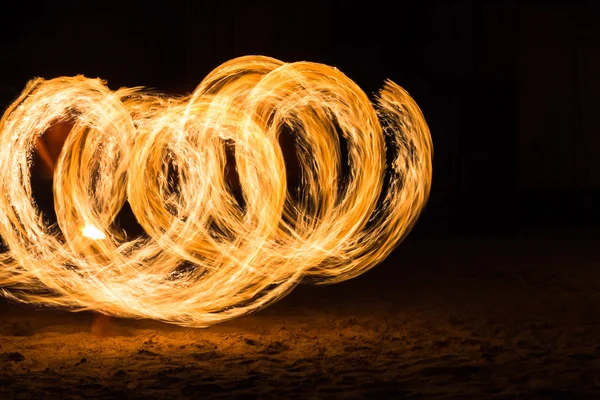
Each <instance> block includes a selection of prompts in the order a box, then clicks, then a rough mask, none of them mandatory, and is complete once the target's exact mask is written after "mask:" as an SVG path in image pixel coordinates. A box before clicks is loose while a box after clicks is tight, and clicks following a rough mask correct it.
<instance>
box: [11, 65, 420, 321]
mask: <svg viewBox="0 0 600 400" xmlns="http://www.w3.org/2000/svg"><path fill="white" fill-rule="evenodd" d="M67 120H69V121H71V120H73V121H75V123H74V125H73V128H72V130H71V132H70V134H69V135H68V137H67V139H66V142H65V144H64V148H63V151H62V153H61V155H60V157H59V159H58V162H57V164H56V171H55V173H54V198H55V210H56V215H57V224H58V226H57V227H54V226H47V225H46V223H45V220H44V218H42V216H41V212H40V211H39V210H38V209H37V208H36V205H35V202H34V201H33V198H32V191H31V182H30V167H31V159H32V151H33V148H34V146H35V141H36V140H37V138H38V137H39V136H40V135H42V134H43V133H44V132H45V131H46V130H47V129H48V128H49V126H51V125H52V124H55V123H59V122H61V121H67ZM282 132H288V134H291V135H293V137H294V140H295V143H296V157H297V166H298V169H299V171H300V172H299V180H300V185H299V187H298V188H294V187H290V188H288V176H287V175H286V174H287V173H288V172H289V171H286V162H288V161H289V160H288V159H287V158H286V157H285V156H284V151H283V150H282V148H281V146H280V144H279V143H280V135H282ZM230 145H231V146H233V149H234V157H235V166H236V171H237V175H238V182H239V191H236V190H234V189H232V187H231V185H230V183H229V180H228V179H227V178H226V172H225V170H226V166H227V151H226V146H230ZM0 148H1V149H2V151H1V152H0V236H1V237H2V239H3V241H4V243H5V244H6V246H7V248H8V249H9V251H8V252H6V253H4V254H2V255H0V287H2V288H1V289H0V292H1V293H3V294H4V295H5V296H10V297H11V298H14V299H18V300H20V301H24V302H35V303H42V304H48V305H55V306H68V307H71V309H95V310H97V311H100V312H102V313H105V314H109V315H117V316H125V317H145V318H154V319H158V320H162V321H166V322H171V323H176V324H180V325H185V326H196V327H201V326H208V325H211V324H214V323H217V322H220V321H223V320H226V319H230V318H234V317H237V316H240V315H243V314H245V313H248V312H251V311H254V310H257V309H259V308H261V307H263V306H265V305H267V304H269V303H272V302H274V301H276V300H277V299H279V298H281V297H282V296H283V295H285V294H286V293H288V292H289V291H290V290H291V289H292V288H293V287H294V286H295V285H296V284H297V283H299V282H300V281H301V280H302V279H303V278H307V280H308V281H310V282H317V283H333V282H340V281H343V280H345V279H349V278H352V277H355V276H357V275H359V274H361V273H363V272H365V271H366V270H368V269H369V268H371V267H373V266H374V265H376V264H378V263H380V262H381V261H382V260H383V259H384V258H385V257H387V256H388V255H389V253H390V252H391V251H392V250H393V249H394V248H395V247H396V246H397V245H398V243H399V242H400V241H401V239H402V238H403V237H404V236H405V235H406V234H407V233H408V231H409V230H410V228H411V227H412V225H413V224H414V222H415V221H416V219H417V217H418V215H419V213H420V212H421V210H422V208H423V206H424V204H425V202H426V200H427V198H428V195H429V189H430V184H431V157H432V144H431V138H430V135H429V130H428V128H427V125H426V123H425V120H424V118H423V116H422V114H421V111H420V110H419V108H418V106H417V105H416V103H415V102H414V100H413V99H412V98H411V97H410V96H409V95H408V93H407V92H406V91H404V90H403V89H402V88H400V87H399V86H398V85H396V84H395V83H393V82H390V81H387V82H386V83H385V85H384V87H383V89H382V90H381V92H380V93H379V95H378V96H377V101H376V103H375V104H373V103H371V102H370V100H369V99H368V97H367V96H366V95H365V93H364V92H363V91H362V90H361V89H360V88H359V87H358V86H357V85H356V84H355V83H354V82H353V81H352V80H350V79H349V78H348V77H346V76H345V75H344V74H342V73H341V72H340V71H339V70H338V69H336V68H332V67H329V66H326V65H322V64H316V63H309V62H298V63H283V62H281V61H278V60H275V59H272V58H267V57H262V56H250V57H242V58H238V59H234V60H231V61H229V62H226V63H225V64H223V65H221V66H220V67H218V68H217V69H215V70H214V71H213V72H211V73H210V74H209V75H208V76H207V77H206V78H205V79H204V80H203V81H202V82H201V83H200V85H199V86H198V87H197V88H196V90H195V91H194V92H193V93H192V94H191V95H189V96H186V97H167V96H162V95H157V94H154V93H150V92H146V91H144V90H142V89H141V88H123V89H119V90H117V91H111V90H109V89H108V88H107V87H106V85H105V83H104V82H103V81H101V80H98V79H88V78H84V77H81V76H77V77H61V78H56V79H52V80H48V81H46V80H43V79H34V80H32V81H30V82H29V83H28V84H27V87H26V88H25V90H24V91H23V93H22V95H21V96H20V97H19V98H18V99H17V100H16V101H15V102H14V103H13V104H12V105H11V106H10V107H9V108H8V110H7V111H6V113H5V114H4V116H3V117H2V120H1V121H0ZM346 157H347V160H346ZM386 157H387V162H386ZM288 164H289V162H288ZM237 192H241V199H240V196H239V195H237V196H236V193H237ZM237 194H239V193H237ZM125 201H129V204H130V206H131V209H132V210H133V212H134V213H135V216H136V218H137V220H138V222H139V224H140V225H141V227H142V228H143V229H144V231H145V232H146V235H144V236H142V237H139V238H136V239H133V240H130V239H127V237H126V235H124V234H123V231H122V230H121V228H120V227H119V226H117V225H116V223H115V217H116V215H117V213H118V212H119V210H120V209H121V208H122V207H123V205H124V203H125ZM82 226H83V227H84V228H83V229H80V227H82ZM96 227H106V228H105V230H104V231H101V230H99V229H98V228H96ZM86 236H87V237H88V238H92V239H102V240H89V239H86V238H85V237H86Z"/></svg>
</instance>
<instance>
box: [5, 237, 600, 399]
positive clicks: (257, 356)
mask: <svg viewBox="0 0 600 400" xmlns="http://www.w3.org/2000/svg"><path fill="white" fill-rule="evenodd" d="M598 239H599V237H598V236H592V235H589V234H587V235H586V234H574V233H573V234H570V233H562V234H560V235H527V236H523V235H521V236H515V237H504V238H493V237H490V238H477V239H474V238H452V239H449V238H443V237H437V238H427V239H425V238H423V237H419V238H415V239H411V240H408V241H407V242H405V243H404V244H403V245H402V246H401V248H399V249H398V251H397V252H396V253H395V255H394V257H393V258H392V259H390V260H388V261H387V262H386V263H384V264H383V265H380V266H378V267H376V268H375V269H374V270H372V271H370V272H369V273H367V274H365V275H363V276H361V277H359V278H356V279H354V280H352V281H349V282H346V283H342V284H338V285H334V286H326V287H312V286H301V287H299V288H298V289H296V290H295V291H294V292H293V293H292V294H291V295H289V296H288V297H287V298H285V299H284V300H282V301H281V302H279V303H277V304H276V305H274V306H272V307H270V308H268V309H266V310H263V311H261V312H259V313H257V314H255V315H251V316H247V317H243V318H240V319H237V320H234V321H231V322H227V323H224V324H220V325H217V326H214V327H211V328H208V329H185V328H180V327H176V326H172V325H166V324H161V323H157V322H154V321H145V320H142V321H136V320H120V319H113V318H103V317H99V316H98V315H97V314H94V313H68V312H58V311H48V310H39V309H33V308H31V307H27V306H19V305H15V304H10V303H7V302H3V303H0V399H11V398H23V399H28V398H33V399H38V398H40V399H41V398H61V399H71V398H72V399H81V398H90V399H100V398H106V399H109V398H136V399H137V398H140V399H146V398H165V399H168V398H202V399H208V398H245V399H254V398H257V399H290V398H302V399H337V398H346V399H363V398H364V399H379V398H381V399H397V398H400V399H404V398H406V399H554V400H557V399H569V400H570V399H600V342H599V340H600V317H599V311H600V265H599V261H600V249H598V248H597V247H599V246H597V244H598V243H599V241H598Z"/></svg>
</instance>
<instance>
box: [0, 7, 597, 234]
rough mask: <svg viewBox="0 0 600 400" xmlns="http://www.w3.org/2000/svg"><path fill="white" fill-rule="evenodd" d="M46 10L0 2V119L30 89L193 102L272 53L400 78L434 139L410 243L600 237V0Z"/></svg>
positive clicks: (372, 83)
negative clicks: (96, 82) (215, 79)
mask: <svg viewBox="0 0 600 400" xmlns="http://www.w3.org/2000/svg"><path fill="white" fill-rule="evenodd" d="M386 3H387V2H378V1H368V2H354V1H302V2H284V1H281V2H269V1H233V0H223V1H212V2H207V1H206V2H205V1H195V2H194V1H187V2H182V1H171V2H166V1H165V2H156V4H154V5H150V2H145V3H142V2H127V1H118V2H110V1H102V2H80V1H70V2H69V1H52V2H46V3H43V2H40V3H39V4H34V3H29V2H20V3H18V4H17V3H16V2H15V3H14V4H11V5H3V6H2V12H1V13H0V15H1V19H2V23H1V24H0V29H1V31H0V35H1V39H0V101H1V106H2V108H3V109H4V108H6V107H7V106H8V105H9V104H10V102H11V101H12V100H13V99H14V98H15V96H17V95H18V93H19V92H20V91H21V90H22V89H23V87H24V85H25V83H26V82H27V81H28V80H29V79H31V78H32V77H35V76H41V77H44V78H52V77H56V76H61V75H75V74H84V75H86V76H89V77H101V78H103V79H106V80H108V83H109V86H111V87H112V88H118V87H120V86H138V85H143V86H149V87H155V88H157V89H161V90H165V91H170V92H175V93H184V92H189V91H191V90H193V89H194V87H195V86H196V85H197V84H198V83H199V82H200V81H201V79H202V78H203V77H204V76H205V75H206V74H207V73H209V72H210V71H211V70H212V69H213V68H215V67H217V66H218V65H219V64H220V63H222V62H224V61H226V60H229V59H231V58H234V57H237V56H242V55H248V54H263V55H268V56H272V57H275V58H279V59H281V60H283V61H290V62H291V61H300V60H308V61H315V62H322V63H326V64H330V65H335V66H337V67H338V68H339V69H340V70H342V71H343V72H345V73H346V74H347V75H348V76H349V77H350V78H352V79H354V80H355V81H356V82H357V83H358V84H359V85H360V86H361V87H362V88H363V89H364V90H365V91H366V92H367V93H369V94H370V93H374V92H375V91H377V90H378V89H379V88H380V87H381V85H382V84H383V81H384V79H386V78H390V79H392V80H394V81H395V82H396V83H398V84H400V85H401V86H403V87H405V88H406V89H407V90H408V91H409V92H410V93H411V95H412V96H413V97H414V98H415V99H416V101H417V102H418V104H419V105H420V106H421V108H422V110H423V112H424V114H425V117H426V119H427V121H428V123H429V125H430V128H431V133H432V136H433V141H434V149H435V153H434V154H435V156H434V180H433V188H432V195H431V199H430V202H429V204H428V207H427V209H426V211H425V213H424V214H423V216H422V218H421V220H420V221H419V224H418V226H417V229H416V230H415V234H419V233H420V232H423V233H427V234H431V233H434V232H451V233H461V234H469V235H470V234H473V235H477V234H512V233H515V232H520V231H524V230H532V229H533V230H536V229H553V228H557V229H564V228H573V227H576V228H594V227H595V226H596V225H598V223H599V222H600V212H599V211H597V209H596V208H595V207H594V204H596V203H597V202H598V200H599V199H600V162H598V158H597V157H598V156H597V155H598V154H600V113H599V112H597V108H598V107H599V106H600V73H599V72H600V29H599V28H597V26H598V21H599V20H600V4H599V3H598V2H594V1H518V2H517V1H477V0H473V1H456V2H446V1H421V2H419V1H416V2H410V3H409V2H392V3H393V4H386Z"/></svg>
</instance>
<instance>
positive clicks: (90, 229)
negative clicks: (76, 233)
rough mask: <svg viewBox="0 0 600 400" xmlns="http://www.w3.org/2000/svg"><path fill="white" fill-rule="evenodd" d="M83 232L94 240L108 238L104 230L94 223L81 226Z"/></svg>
mask: <svg viewBox="0 0 600 400" xmlns="http://www.w3.org/2000/svg"><path fill="white" fill-rule="evenodd" d="M81 234H82V235H83V236H85V237H87V238H90V239H92V240H102V239H106V235H105V234H104V232H102V231H101V230H100V229H98V228H96V227H95V226H94V225H85V226H84V227H83V228H81Z"/></svg>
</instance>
